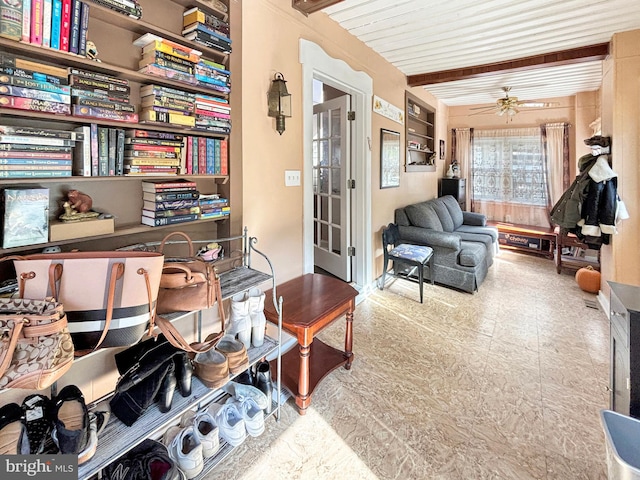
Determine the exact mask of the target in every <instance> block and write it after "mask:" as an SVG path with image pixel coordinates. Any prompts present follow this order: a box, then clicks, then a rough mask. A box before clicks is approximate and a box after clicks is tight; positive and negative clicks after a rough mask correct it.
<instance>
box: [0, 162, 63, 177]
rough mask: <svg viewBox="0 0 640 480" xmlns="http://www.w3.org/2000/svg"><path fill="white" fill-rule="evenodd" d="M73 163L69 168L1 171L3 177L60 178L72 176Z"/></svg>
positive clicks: (0, 175) (0, 174)
mask: <svg viewBox="0 0 640 480" xmlns="http://www.w3.org/2000/svg"><path fill="white" fill-rule="evenodd" d="M70 176H71V165H69V169H68V170H6V171H0V177H2V178H59V177H70Z"/></svg>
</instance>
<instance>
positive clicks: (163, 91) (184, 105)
mask: <svg viewBox="0 0 640 480" xmlns="http://www.w3.org/2000/svg"><path fill="white" fill-rule="evenodd" d="M140 96H141V101H140V120H141V121H142V122H150V123H153V122H156V123H169V124H173V125H179V126H183V127H193V126H195V124H196V118H195V116H194V111H195V95H194V94H193V93H189V92H183V91H182V90H177V89H175V88H168V87H161V86H158V85H145V86H144V87H142V88H141V89H140Z"/></svg>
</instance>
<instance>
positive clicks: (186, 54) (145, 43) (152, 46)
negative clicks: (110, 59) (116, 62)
mask: <svg viewBox="0 0 640 480" xmlns="http://www.w3.org/2000/svg"><path fill="white" fill-rule="evenodd" d="M133 45H135V46H136V47H141V48H142V52H143V54H147V53H149V52H152V51H154V50H159V51H161V52H164V53H168V54H169V55H173V56H176V57H180V58H182V59H184V60H189V61H190V62H193V63H198V61H199V60H200V56H201V55H202V52H201V51H199V50H196V49H194V48H191V47H188V46H186V45H180V44H179V43H175V42H172V41H170V40H166V39H164V38H162V37H159V36H157V35H154V34H152V33H147V34H145V35H143V36H141V37H140V38H138V39H136V40H135V41H134V42H133Z"/></svg>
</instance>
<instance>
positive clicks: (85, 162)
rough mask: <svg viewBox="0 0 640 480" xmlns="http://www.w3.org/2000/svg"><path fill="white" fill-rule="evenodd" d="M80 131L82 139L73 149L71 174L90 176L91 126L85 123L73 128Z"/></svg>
mask: <svg viewBox="0 0 640 480" xmlns="http://www.w3.org/2000/svg"><path fill="white" fill-rule="evenodd" d="M75 131H76V132H78V133H82V135H83V137H84V140H83V141H82V142H78V144H76V146H75V148H74V149H73V174H74V175H77V176H79V177H90V176H91V127H90V126H89V125H85V126H82V127H78V128H76V129H75Z"/></svg>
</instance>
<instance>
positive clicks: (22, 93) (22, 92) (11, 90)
mask: <svg viewBox="0 0 640 480" xmlns="http://www.w3.org/2000/svg"><path fill="white" fill-rule="evenodd" d="M0 95H11V96H13V97H22V98H36V99H38V100H46V101H49V102H60V103H69V104H70V103H71V95H65V94H63V93H52V92H45V91H43V90H34V89H32V88H23V87H14V86H12V85H0Z"/></svg>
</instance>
